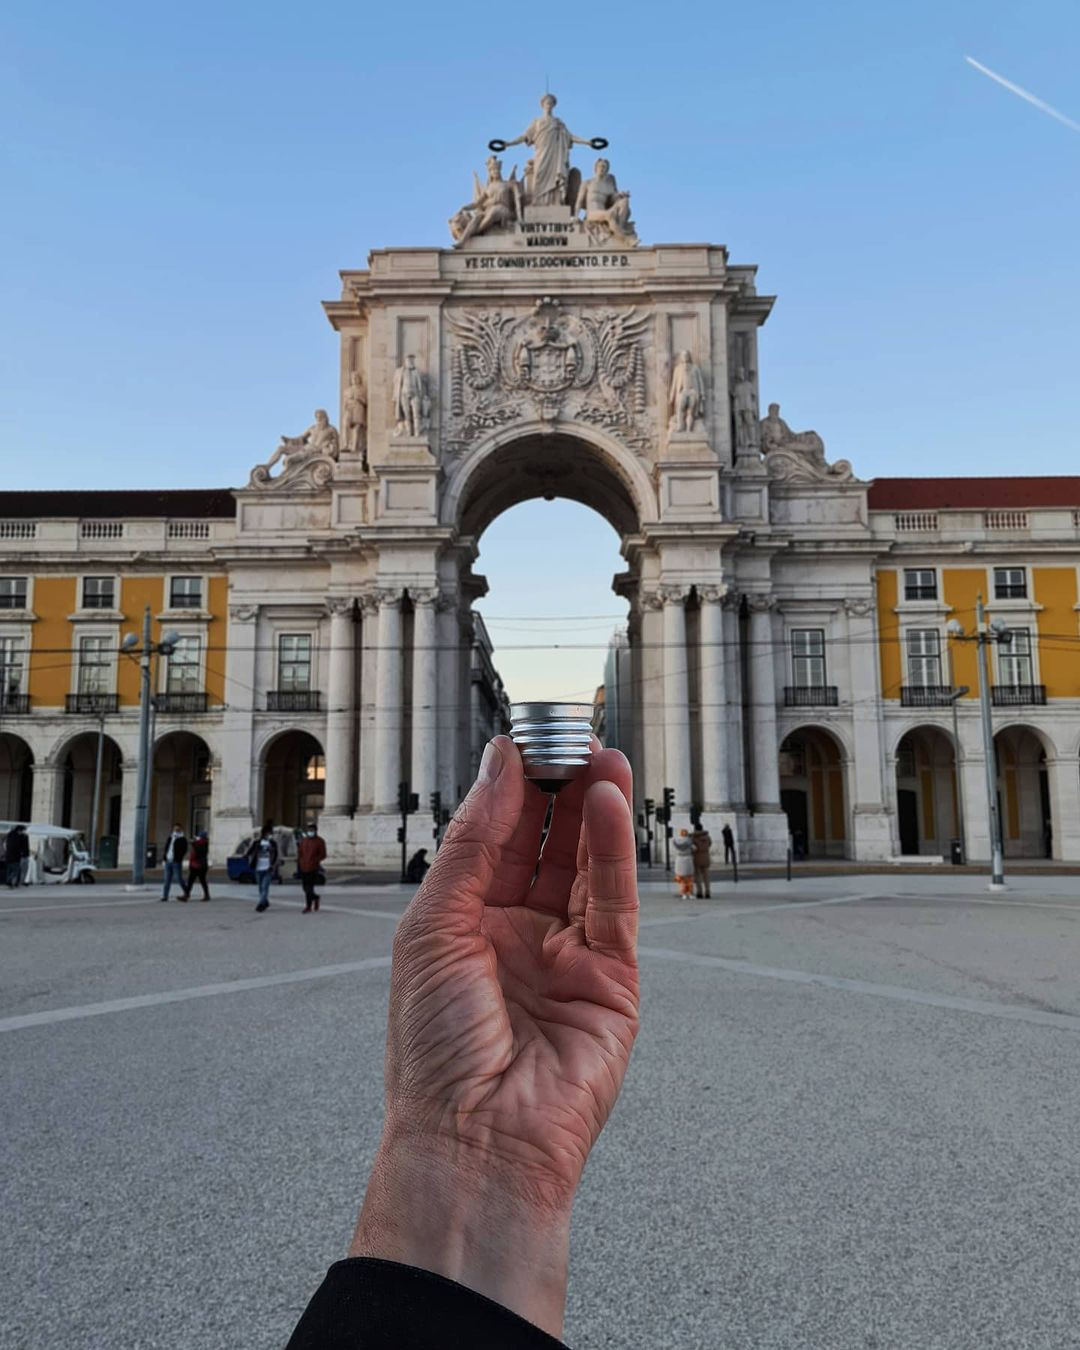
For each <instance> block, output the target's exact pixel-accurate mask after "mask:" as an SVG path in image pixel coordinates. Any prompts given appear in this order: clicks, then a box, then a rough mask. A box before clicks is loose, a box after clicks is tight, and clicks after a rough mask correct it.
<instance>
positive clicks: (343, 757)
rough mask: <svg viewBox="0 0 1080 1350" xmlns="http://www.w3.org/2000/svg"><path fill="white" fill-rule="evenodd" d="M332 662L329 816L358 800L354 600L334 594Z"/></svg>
mask: <svg viewBox="0 0 1080 1350" xmlns="http://www.w3.org/2000/svg"><path fill="white" fill-rule="evenodd" d="M326 608H327V611H328V612H329V614H330V662H329V666H330V668H329V672H328V677H327V682H326V745H325V746H324V750H325V752H326V805H325V806H324V807H323V814H324V815H327V816H343V815H347V814H348V812H349V811H350V810H351V809H352V807H353V805H354V800H355V792H354V788H355V776H354V774H353V740H354V712H355V710H354V708H353V692H354V688H355V684H354V681H355V673H356V632H355V625H354V623H353V602H352V601H351V600H347V599H345V598H343V597H340V596H331V597H330V598H329V599H328V600H327V602H326Z"/></svg>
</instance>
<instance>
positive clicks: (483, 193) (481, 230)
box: [450, 155, 520, 248]
mask: <svg viewBox="0 0 1080 1350" xmlns="http://www.w3.org/2000/svg"><path fill="white" fill-rule="evenodd" d="M487 171H488V179H487V182H486V183H485V184H481V182H480V180H479V179H478V178H477V177H476V175H475V173H474V174H473V182H474V191H473V199H472V201H471V202H467V203H466V204H465V205H464V206H463V207H461V209H460V210H458V211H456V212H455V213H454V214H453V215H452V216H451V217H450V233H451V235H453V238H454V247H455V248H460V247H461V245H462V244H464V243H465V242H466V240H469V239H471V238H472V237H473V235H474V234H487V232H488V230H494V229H498V228H499V227H500V226H506V225H512V224H513V223H514V221H515V220H516V219H517V217H518V215H519V214H520V213H519V211H518V206H519V202H518V191H519V184H518V182H517V179H516V177H515V175H516V173H517V169H515V170H514V173H513V174H511V175H510V178H509V179H505V178H504V177H503V176H502V160H501V159H499V158H498V157H497V156H495V155H490V156H489V157H488V161H487Z"/></svg>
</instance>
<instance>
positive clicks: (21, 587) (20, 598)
mask: <svg viewBox="0 0 1080 1350" xmlns="http://www.w3.org/2000/svg"><path fill="white" fill-rule="evenodd" d="M25 608H26V578H25V577H0V609H25Z"/></svg>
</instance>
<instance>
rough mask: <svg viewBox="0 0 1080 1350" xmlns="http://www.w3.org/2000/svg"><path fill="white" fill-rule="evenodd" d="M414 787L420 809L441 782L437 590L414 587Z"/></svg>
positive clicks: (425, 805)
mask: <svg viewBox="0 0 1080 1350" xmlns="http://www.w3.org/2000/svg"><path fill="white" fill-rule="evenodd" d="M409 595H410V597H411V598H412V602H413V662H412V790H413V792H415V793H417V794H419V797H420V809H421V811H426V810H427V808H428V798H429V797H430V795H431V794H432V793H433V792H434V791H435V789H436V787H437V786H438V780H437V772H438V750H439V739H438V738H439V707H438V705H439V664H438V663H439V651H438V643H437V641H436V634H435V603H436V600H437V598H438V592H437V591H436V590H413V589H411V588H410V591H409Z"/></svg>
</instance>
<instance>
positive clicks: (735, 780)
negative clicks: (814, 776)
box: [720, 591, 746, 810]
mask: <svg viewBox="0 0 1080 1350" xmlns="http://www.w3.org/2000/svg"><path fill="white" fill-rule="evenodd" d="M720 608H721V611H722V614H721V617H722V619H723V627H722V632H723V637H724V695H725V698H726V704H725V706H724V709H723V713H724V725H723V736H724V747H725V750H726V759H727V789H728V796H727V800H728V801H729V802H730V803H731V805H732V806H733V807H741V808H743V809H744V810H745V808H746V784H745V781H744V778H743V703H742V668H741V665H740V658H739V652H740V644H739V596H738V594H737V593H736V592H734V591H728V593H727V594H726V595H725V596H724V598H723V600H721V602H720Z"/></svg>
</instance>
